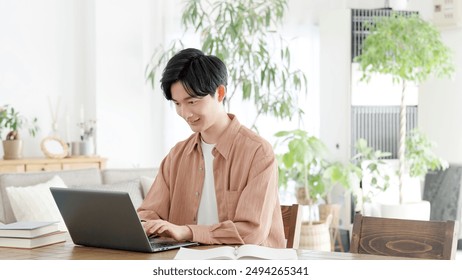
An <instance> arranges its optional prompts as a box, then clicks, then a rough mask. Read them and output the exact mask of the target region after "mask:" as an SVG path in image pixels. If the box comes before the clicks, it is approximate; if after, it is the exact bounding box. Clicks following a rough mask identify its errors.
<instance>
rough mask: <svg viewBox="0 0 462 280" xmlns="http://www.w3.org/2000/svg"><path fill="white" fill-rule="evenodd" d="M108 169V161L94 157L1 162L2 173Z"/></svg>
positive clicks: (0, 171)
mask: <svg viewBox="0 0 462 280" xmlns="http://www.w3.org/2000/svg"><path fill="white" fill-rule="evenodd" d="M105 167H106V159H105V158H102V157H98V156H93V157H83V156H79V157H69V158H62V159H54V158H23V159H13V160H0V173H17V172H38V171H58V170H70V169H84V168H98V169H104V168H105Z"/></svg>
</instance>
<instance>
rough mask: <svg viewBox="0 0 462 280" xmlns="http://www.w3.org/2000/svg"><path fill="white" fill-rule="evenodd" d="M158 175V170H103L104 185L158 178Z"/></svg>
mask: <svg viewBox="0 0 462 280" xmlns="http://www.w3.org/2000/svg"><path fill="white" fill-rule="evenodd" d="M156 175H157V168H126V169H123V168H121V169H116V168H113V169H103V170H101V176H102V179H103V184H112V183H118V182H123V181H127V180H133V179H139V178H140V177H141V176H148V177H156Z"/></svg>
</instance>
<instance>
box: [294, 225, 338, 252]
mask: <svg viewBox="0 0 462 280" xmlns="http://www.w3.org/2000/svg"><path fill="white" fill-rule="evenodd" d="M331 222H332V216H328V219H327V220H326V221H322V222H312V224H310V223H309V222H303V223H302V228H301V231H300V245H299V248H300V249H308V250H316V251H328V252H329V251H331V242H330V231H329V225H330V223H331Z"/></svg>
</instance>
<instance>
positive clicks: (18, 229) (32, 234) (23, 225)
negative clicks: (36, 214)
mask: <svg viewBox="0 0 462 280" xmlns="http://www.w3.org/2000/svg"><path fill="white" fill-rule="evenodd" d="M64 241H66V232H65V231H60V230H59V223H58V222H16V223H11V224H6V225H0V247H12V248H28V249H32V248H37V247H42V246H46V245H50V244H55V243H60V242H64Z"/></svg>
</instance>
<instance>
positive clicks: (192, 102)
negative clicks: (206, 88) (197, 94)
mask: <svg viewBox="0 0 462 280" xmlns="http://www.w3.org/2000/svg"><path fill="white" fill-rule="evenodd" d="M188 103H189V104H191V105H194V104H196V103H197V100H190V101H188Z"/></svg>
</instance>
